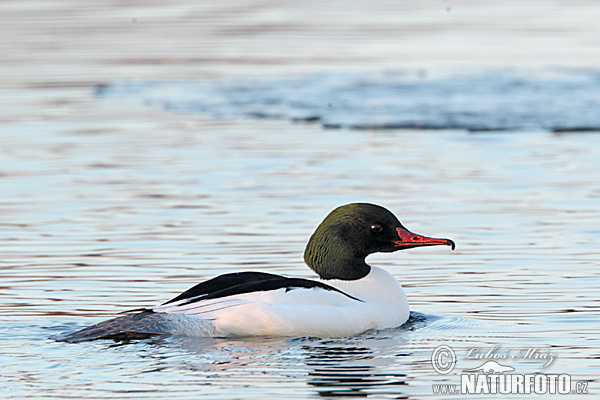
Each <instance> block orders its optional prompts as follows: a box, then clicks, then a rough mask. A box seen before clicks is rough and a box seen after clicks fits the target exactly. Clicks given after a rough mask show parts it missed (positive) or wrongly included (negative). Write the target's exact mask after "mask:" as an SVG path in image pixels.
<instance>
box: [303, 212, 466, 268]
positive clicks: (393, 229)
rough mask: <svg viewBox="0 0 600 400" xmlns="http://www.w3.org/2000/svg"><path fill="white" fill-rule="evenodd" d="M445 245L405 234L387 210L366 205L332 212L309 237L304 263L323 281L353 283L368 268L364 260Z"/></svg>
mask: <svg viewBox="0 0 600 400" xmlns="http://www.w3.org/2000/svg"><path fill="white" fill-rule="evenodd" d="M436 245H448V246H452V249H454V242H453V241H451V240H449V239H435V238H428V237H425V236H421V235H417V234H415V233H412V232H410V231H409V230H407V229H406V228H405V227H404V226H402V224H401V223H400V221H398V218H396V216H395V215H394V214H392V213H391V212H390V211H388V210H387V209H385V208H383V207H381V206H378V205H375V204H369V203H353V204H347V205H345V206H341V207H338V208H336V209H335V210H333V211H332V212H331V213H330V214H329V215H328V216H327V217H326V218H325V219H324V220H323V222H321V225H319V226H318V227H317V230H316V231H315V233H313V235H312V236H311V237H310V240H309V241H308V244H307V245H306V250H305V251H304V261H305V262H306V264H308V266H309V267H310V268H311V269H312V270H313V271H315V272H316V273H317V274H319V276H320V277H321V278H322V279H343V280H355V279H360V278H363V277H364V276H366V275H367V274H368V273H369V271H370V270H371V267H369V265H368V264H367V263H366V262H365V257H367V256H368V255H369V254H372V253H389V252H393V251H397V250H402V249H409V248H411V247H423V246H436Z"/></svg>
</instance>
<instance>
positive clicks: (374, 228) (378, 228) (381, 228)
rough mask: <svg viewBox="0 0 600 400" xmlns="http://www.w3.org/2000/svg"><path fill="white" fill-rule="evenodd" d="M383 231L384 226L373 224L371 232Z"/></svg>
mask: <svg viewBox="0 0 600 400" xmlns="http://www.w3.org/2000/svg"><path fill="white" fill-rule="evenodd" d="M382 231H383V227H382V226H381V225H379V224H373V225H371V232H375V233H379V232H382Z"/></svg>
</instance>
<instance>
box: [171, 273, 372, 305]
mask: <svg viewBox="0 0 600 400" xmlns="http://www.w3.org/2000/svg"><path fill="white" fill-rule="evenodd" d="M284 288H285V289H286V290H293V289H297V288H307V289H309V288H321V289H325V290H331V291H334V292H338V293H341V294H343V295H345V296H347V297H349V298H351V299H353V300H357V301H362V300H360V299H357V298H356V297H354V296H351V295H349V294H348V293H345V292H342V291H341V290H339V289H336V288H334V287H333V286H330V285H327V284H325V283H322V282H319V281H313V280H310V279H302V278H286V277H284V276H281V275H275V274H267V273H265V272H235V273H231V274H225V275H219V276H217V277H216V278H213V279H210V280H208V281H206V282H202V283H199V284H197V285H196V286H194V287H192V288H190V289H188V290H186V291H185V292H183V293H181V294H180V295H179V296H177V297H174V298H172V299H171V300H169V301H167V302H166V303H163V305H166V304H169V303H173V302H176V301H180V300H186V299H188V301H185V302H182V303H181V304H179V305H185V304H190V303H195V302H197V301H202V300H209V299H218V298H221V297H227V296H233V295H236V294H242V293H251V292H262V291H267V290H277V289H284Z"/></svg>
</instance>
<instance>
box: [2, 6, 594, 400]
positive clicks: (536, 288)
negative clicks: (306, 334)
mask: <svg viewBox="0 0 600 400" xmlns="http://www.w3.org/2000/svg"><path fill="white" fill-rule="evenodd" d="M195 3H197V2H190V3H186V2H182V4H181V5H178V6H174V7H171V8H168V7H166V6H165V7H162V6H159V5H155V6H128V7H125V6H116V5H107V4H96V5H93V4H88V5H87V6H75V5H72V4H69V3H68V2H65V3H55V4H42V3H33V2H18V3H17V2H14V3H10V2H6V3H3V4H2V5H1V6H0V7H2V13H3V15H5V16H7V17H6V18H5V19H4V21H3V22H2V28H3V30H2V31H0V34H1V35H2V37H3V38H4V39H5V41H4V42H3V43H5V44H4V46H5V51H4V52H3V54H4V55H9V56H10V57H7V56H4V57H3V58H2V59H1V60H0V70H1V71H2V72H3V76H5V77H6V78H5V79H3V82H1V83H0V84H1V85H2V88H3V92H2V94H1V95H0V101H1V102H2V104H1V107H0V113H1V114H0V140H1V146H0V215H2V218H0V228H1V229H0V246H1V251H2V259H1V261H0V274H1V275H0V286H1V290H0V298H1V299H2V301H1V302H0V313H1V315H2V320H3V324H2V327H1V328H0V349H1V350H0V365H2V374H1V375H0V393H1V396H2V397H3V398H6V399H22V398H36V399H57V398H60V399H63V398H76V399H79V398H89V399H110V398H112V399H120V398H144V399H162V398H165V399H167V398H173V397H175V396H177V397H178V398H181V399H196V398H198V397H206V398H214V399H218V398H223V399H230V398H278V399H279V398H282V397H285V398H309V397H332V398H335V397H345V396H363V397H372V398H419V399H420V398H428V397H429V398H437V397H438V396H436V395H434V394H433V392H432V384H435V383H458V382H459V381H460V380H459V374H460V371H461V370H463V369H467V368H474V367H477V366H478V365H480V364H481V362H479V361H478V360H469V359H467V358H466V356H467V353H468V351H469V350H470V349H472V348H478V349H482V350H487V349H490V348H492V347H493V346H495V345H499V346H500V349H504V350H506V351H510V352H511V354H514V352H515V351H517V350H518V349H522V348H534V347H535V348H539V349H541V350H549V351H551V352H553V353H555V354H556V358H555V359H554V361H553V362H552V364H550V365H549V366H548V367H546V368H542V366H541V365H542V364H541V363H540V361H539V360H527V359H522V358H516V359H510V360H507V361H505V362H503V364H506V365H510V366H512V367H514V368H515V370H516V372H519V373H535V372H550V373H568V374H570V375H571V376H572V378H573V380H574V381H586V382H589V387H588V389H589V391H590V392H591V393H593V394H598V393H599V392H600V390H599V386H600V382H599V380H598V373H597V371H598V367H599V365H598V359H599V357H600V345H599V342H598V339H597V332H598V330H599V328H600V321H599V319H598V309H599V307H598V295H597V293H598V291H597V288H598V287H599V283H600V282H599V280H600V273H599V272H598V263H599V252H598V244H599V237H600V230H599V229H598V226H600V201H599V198H600V188H599V187H598V174H597V173H596V171H598V170H600V135H598V134H597V132H595V131H589V132H583V130H582V129H575V128H590V129H597V128H598V123H597V115H598V113H597V112H595V108H596V107H597V100H596V99H597V96H596V93H597V90H598V88H597V84H595V83H594V82H595V80H597V78H596V77H597V76H598V71H599V70H598V68H597V67H598V65H599V64H598V61H599V60H597V59H595V58H594V57H597V54H600V51H591V50H597V43H598V42H597V37H596V36H595V33H597V28H596V25H597V10H596V7H592V6H591V5H590V4H589V3H586V2H581V3H577V6H576V7H575V6H573V7H569V8H568V12H567V9H565V8H561V7H560V4H559V3H560V2H558V3H557V5H548V6H545V5H543V2H536V1H528V2H518V3H515V4H514V5H513V6H512V8H511V7H504V8H503V7H499V6H497V7H495V6H477V5H476V4H469V3H465V4H464V5H463V4H459V3H450V2H449V3H443V2H440V5H439V7H440V8H439V9H438V8H434V9H430V8H428V6H427V5H419V6H417V5H407V4H402V3H400V2H398V3H397V4H396V3H394V5H389V4H386V3H378V4H379V5H380V6H381V7H372V9H371V6H370V5H368V6H365V5H360V4H354V3H352V4H351V5H350V6H348V8H347V9H346V8H343V12H341V13H338V11H339V10H340V9H342V8H341V5H340V4H334V3H328V5H326V6H323V8H319V7H316V6H314V5H313V6H310V4H309V5H295V6H294V5H281V6H279V5H276V4H270V3H269V2H265V3H261V4H255V3H251V2H239V3H235V7H234V6H233V5H217V4H211V3H208V2H207V3H203V4H200V5H198V4H195ZM232 4H233V3H232ZM561 4H562V3H561ZM569 4H572V3H569ZM386 7H391V8H392V9H393V11H394V12H393V13H390V12H386ZM445 7H450V8H451V9H452V11H451V12H447V11H445ZM319 10H320V11H319ZM332 15H334V16H338V17H339V18H340V21H341V22H340V25H339V26H338V27H337V28H336V27H335V26H332V25H331V23H330V21H331V20H332ZM531 15H536V16H537V18H533V19H532V18H530V17H531ZM490 16H494V17H496V18H492V19H489V18H488V17H490ZM559 16H560V18H558V17H559ZM486 18H487V19H486ZM133 19H135V21H133ZM278 21H284V22H285V23H281V24H278V23H277V22H278ZM306 21H310V23H308V22H306ZM381 21H385V24H382V23H381ZM481 21H492V22H490V23H491V24H492V25H493V27H494V30H487V29H486V26H488V25H489V24H483V23H481ZM342 22H343V23H342ZM466 22H470V23H471V25H469V24H466V25H465V24H464V23H466ZM289 26H292V27H295V28H294V29H292V28H288V27H289ZM402 27H404V29H406V30H407V31H408V32H411V34H412V35H413V36H411V37H410V38H409V39H406V40H398V37H397V36H396V35H391V34H390V29H396V28H398V29H399V28H402ZM431 27H436V28H437V30H436V29H430V28H431ZM294 32H301V33H302V34H301V35H299V36H295V35H294ZM393 32H396V31H395V30H394V31H393ZM440 32H441V33H440ZM531 32H533V33H531ZM548 32H554V33H553V34H552V35H550V36H548V35H547V33H548ZM556 32H560V35H559V34H558V33H556ZM500 33H502V35H501V34H500ZM538 33H539V35H538ZM477 35H480V36H477ZM481 35H482V36H481ZM475 37H481V38H482V39H477V40H476V39H474V38H475ZM311 38H312V39H311ZM453 38H463V39H464V38H470V39H469V41H470V46H469V47H464V48H462V49H459V46H460V45H459V44H458V43H459V42H460V43H463V42H461V41H456V42H455V41H452V40H451V39H453ZM524 38H525V39H524ZM115 39H120V40H115ZM490 40H496V41H495V42H494V43H495V44H496V45H497V46H496V47H495V49H496V51H495V52H493V54H492V53H490V51H491V50H489V49H490V46H489V43H490ZM557 43H558V44H560V46H558V45H556V44H557ZM448 45H452V46H454V47H452V49H453V50H455V51H458V50H462V52H460V54H463V56H464V57H463V61H464V62H465V63H466V64H469V68H470V69H469V71H468V72H467V73H464V71H463V72H457V71H456V70H453V71H446V70H443V69H442V70H440V69H439V68H438V67H439V64H440V63H443V62H444V60H443V59H442V58H441V57H442V56H440V54H442V55H443V54H446V53H445V51H447V47H445V46H448ZM286 46H287V47H289V49H291V50H289V49H288V51H284V50H285V49H286ZM509 49H515V50H514V52H512V50H509ZM548 49H553V51H552V52H550V51H548ZM350 50H352V51H350ZM491 54H492V55H493V57H491V56H490V55H491ZM583 54H587V55H588V56H586V57H580V56H581V55H583ZM407 55H408V56H411V57H412V58H410V57H408V56H407ZM594 55H596V56H594ZM511 57H516V58H518V59H519V62H518V63H517V65H511V68H509V69H506V68H505V67H506V64H507V63H508V62H509V60H511V59H512V58H511ZM407 58H409V59H410V60H408V61H405V59H407ZM357 60H358V61H357ZM411 60H412V61H411ZM357 64H360V65H357ZM415 64H417V65H418V68H415ZM486 64H491V65H492V68H490V67H489V65H486ZM532 64H536V65H535V68H533V67H532ZM537 64H542V66H541V67H540V66H539V65H537ZM453 65H454V67H456V65H455V64H453ZM423 66H425V67H423ZM557 66H558V67H557ZM496 68H500V69H496ZM357 69H359V71H358V70H357ZM422 69H424V70H425V72H426V73H425V75H423V73H422V72H420V71H421V70H422ZM459 69H460V68H459ZM470 71H473V73H471V72H470ZM497 71H501V72H500V73H498V72H497ZM274 73H277V74H278V77H275V76H273V74H274ZM491 74H493V75H494V76H496V77H497V78H498V80H497V81H496V82H495V83H494V80H493V79H492V78H489V79H488V77H490V75H491ZM247 75H252V77H249V76H247ZM386 79H388V80H389V81H390V82H391V83H393V85H391V86H390V87H389V91H384V90H383V89H384V88H386V87H387V85H386ZM519 79H520V82H522V85H521V86H518V85H516V86H515V85H512V83H515V82H517V81H519ZM359 81H362V82H364V83H365V84H364V85H363V86H360V85H358V86H357V82H359ZM488 81H490V82H489V84H488V83H487V82H488ZM282 82H283V83H284V84H281V83H282ZM415 82H421V83H422V85H421V84H417V83H415ZM157 83H158V84H157ZM303 83H309V85H308V86H303V85H302V84H303ZM132 84H135V85H138V86H135V85H134V86H133V87H132V86H131V85H132ZM505 84H508V85H509V86H508V87H510V88H511V90H509V91H505V90H501V88H503V87H504V88H506V87H507V86H503V85H505ZM294 85H296V86H294ZM298 85H299V86H300V87H301V88H302V90H305V91H303V92H301V93H307V92H306V91H308V92H310V93H311V95H310V96H308V97H307V99H308V100H310V101H308V102H307V103H308V110H309V112H307V113H306V114H302V113H300V111H302V109H301V108H298V107H297V106H296V103H294V102H293V101H292V100H294V99H295V97H294V96H297V94H294V93H295V91H294V90H295V88H296V87H298ZM403 85H408V86H409V87H412V88H413V89H414V90H413V91H411V92H409V94H410V96H412V97H414V101H415V104H426V103H428V102H429V101H434V100H435V101H437V103H436V107H433V108H432V109H430V110H429V111H428V113H427V114H419V113H416V114H414V115H413V117H410V118H417V117H418V118H420V119H416V120H412V119H410V118H409V117H407V108H406V107H407V105H410V104H409V102H408V101H407V99H408V98H410V97H407V96H408V94H407V93H406V92H405V91H403V90H398V88H405V87H406V86H403ZM511 85H512V86H511ZM536 85H537V86H536ZM186 87H188V88H189V89H190V90H189V91H186V90H185V88H186ZM453 87H455V88H456V89H452V88H453ZM234 88H235V90H233V89H234ZM477 88H478V90H482V91H485V92H486V93H488V95H487V96H486V97H485V101H483V100H481V101H480V99H481V97H478V96H479V95H478V94H477V93H478V92H477V91H476V90H475V89H477ZM533 88H535V90H534V89H533ZM99 89H101V90H99ZM140 89H141V90H140ZM199 89H204V90H207V91H208V90H209V89H210V91H208V92H200V91H199ZM338 89H339V90H338ZM380 89H381V90H382V91H383V93H382V98H381V102H382V103H381V104H382V105H384V106H386V107H388V108H385V107H384V108H383V109H381V110H380V112H377V110H378V107H377V102H376V101H375V100H376V94H377V92H378V91H379V90H380ZM575 89H577V90H575ZM244 90H246V93H247V96H248V97H249V98H253V97H256V98H257V102H256V103H254V102H252V103H251V104H250V106H252V107H253V108H248V107H249V106H248V105H247V104H246V105H243V104H242V106H240V104H239V103H240V102H239V99H240V97H239V94H240V93H244ZM452 90H455V92H454V93H457V92H460V93H463V92H464V93H466V94H468V96H467V100H465V101H462V102H460V103H453V102H448V103H446V102H444V101H441V100H440V99H439V97H440V96H442V95H443V94H444V93H451V92H452ZM348 92H350V93H348ZM207 93H209V94H210V96H209V95H207ZM514 93H516V94H518V96H516V98H515V101H514V104H511V103H510V101H509V100H510V96H509V95H510V94H514ZM218 94H220V96H221V97H220V100H219V99H216V98H215V97H214V95H218ZM271 95H274V100H276V101H274V102H273V104H269V102H268V101H267V99H268V97H269V96H271ZM341 97H343V98H345V99H347V100H348V103H347V104H348V105H349V106H348V108H347V111H344V107H342V105H340V104H339V103H338V102H337V101H336V102H334V103H335V104H334V106H335V107H327V104H326V103H325V100H327V101H328V102H331V101H332V100H331V99H334V100H335V99H338V98H341ZM361 97H363V98H365V99H366V100H367V102H366V103H367V104H368V107H367V106H366V107H365V108H364V109H361V108H360V107H358V106H356V104H357V102H358V101H359V99H360V98H361ZM319 99H321V100H319ZM436 99H437V100H436ZM540 99H541V100H544V101H545V103H544V104H539V102H538V100H540ZM209 100H210V101H209ZM217 100H219V101H217ZM258 100H260V101H258ZM242 103H243V102H242ZM524 104H526V105H528V107H529V108H528V110H530V112H528V113H524V114H519V113H518V111H519V109H520V106H521V105H524ZM459 106H460V107H459ZM476 106H478V108H477V107H476ZM546 106H547V107H546ZM464 108H466V109H467V110H469V112H470V114H468V115H467V114H461V113H460V111H461V110H463V109H464ZM496 108H498V109H500V110H501V112H498V113H494V112H493V110H494V109H496ZM478 110H479V111H478ZM400 111H402V113H400ZM417 111H419V110H417ZM474 111H478V112H474ZM311 116H315V117H318V118H319V119H318V120H316V118H305V117H311ZM467 116H469V118H472V119H471V120H468V119H467V118H466V117H467ZM503 116H504V117H505V118H504V119H502V117H503ZM426 117H427V118H426ZM429 117H431V118H432V121H435V124H432V125H430V126H424V127H425V128H428V127H429V128H444V129H435V130H423V129H409V128H410V125H409V123H412V122H414V123H415V126H414V127H417V125H418V124H421V123H422V122H423V121H425V122H426V121H430V120H429V119H428V118H429ZM450 117H453V118H455V122H456V121H458V122H457V123H451V122H452V121H451V120H450V119H449V118H450ZM370 118H373V119H370ZM444 118H445V119H444ZM298 120H300V121H298ZM302 120H304V121H302ZM411 121H412V122H411ZM329 123H331V124H332V125H335V124H337V125H341V126H342V127H343V129H327V127H328V126H329V125H328V124H329ZM361 125H362V128H365V127H367V126H368V127H369V128H370V129H361ZM393 126H396V127H404V128H406V129H384V128H386V127H387V128H390V127H393ZM346 128H352V129H346ZM562 128H565V129H562ZM488 129H492V131H488ZM500 129H503V131H499V130H500ZM563 131H568V132H563ZM354 201H369V202H374V203H379V204H382V205H385V206H386V207H388V208H389V209H391V210H392V211H393V212H395V214H396V215H398V217H399V218H400V219H401V220H402V222H403V223H404V224H405V225H406V226H407V227H408V228H409V229H412V230H414V231H416V232H418V233H422V234H425V235H432V236H440V237H449V238H452V239H453V240H454V241H455V242H456V243H457V249H456V251H454V252H451V251H449V249H446V248H424V249H413V250H407V251H403V252H399V253H394V254H378V255H373V256H371V257H370V258H369V262H371V263H372V264H374V265H378V266H381V267H383V268H385V269H387V270H388V271H390V272H391V273H392V274H393V275H394V276H396V277H397V278H398V280H399V281H400V282H401V283H402V284H403V286H404V287H405V290H406V292H407V295H408V298H409V301H410V303H411V309H412V310H413V312H414V313H413V319H412V323H411V324H409V325H407V326H404V327H402V328H399V329H390V330H385V331H381V332H367V333H365V334H363V335H361V336H358V337H354V338H341V339H330V338H257V339H256V338H253V339H238V340H231V339H208V338H206V339H199V338H177V337H159V338H151V339H145V340H140V341H134V342H131V343H128V344H123V343H115V342H108V341H98V342H90V343H83V344H77V345H70V344H65V343H58V342H55V341H54V340H52V339H51V337H52V336H54V335H56V334H58V333H61V332H65V331H74V330H76V329H79V328H82V327H84V326H87V325H90V324H92V323H95V322H98V321H101V320H104V319H108V318H110V317H112V316H114V315H115V314H116V313H118V312H120V311H123V310H127V309H132V308H138V307H143V306H148V305H153V304H156V303H158V302H161V301H164V300H166V299H168V298H170V297H172V296H174V295H176V294H178V293H180V292H181V291H183V290H185V289H187V288H189V287H190V286H192V285H193V284H195V283H196V282H199V281H201V280H204V279H208V278H210V277H213V276H215V275H218V274H221V273H227V272H233V271H240V270H253V269H255V270H260V271H265V272H272V273H280V274H285V275H288V276H299V277H311V276H312V274H311V271H310V270H309V269H308V268H306V267H305V266H304V265H303V262H302V251H303V248H304V245H305V243H306V241H307V240H308V237H309V236H310V234H311V233H312V230H313V229H314V228H315V227H316V225H317V224H318V223H319V222H320V221H321V220H322V218H323V217H324V216H325V215H326V214H327V213H328V212H329V211H330V210H331V209H333V208H334V207H336V206H338V205H340V204H343V203H347V202H354ZM441 344H446V345H450V346H452V347H453V348H454V349H455V351H456V354H457V358H458V362H457V365H456V369H455V371H453V372H452V373H450V374H448V375H440V374H437V373H436V372H435V371H434V370H433V368H432V365H431V361H430V358H431V354H432V351H433V349H434V348H436V347H437V346H438V345H441ZM529 396H533V395H529ZM592 396H593V395H592ZM497 397H498V395H495V396H493V395H491V396H488V398H497ZM514 397H516V398H523V397H524V396H520V397H519V396H514ZM560 397H561V398H582V396H579V395H567V396H560ZM588 397H589V396H588ZM442 398H451V396H442ZM584 398H585V397H584Z"/></svg>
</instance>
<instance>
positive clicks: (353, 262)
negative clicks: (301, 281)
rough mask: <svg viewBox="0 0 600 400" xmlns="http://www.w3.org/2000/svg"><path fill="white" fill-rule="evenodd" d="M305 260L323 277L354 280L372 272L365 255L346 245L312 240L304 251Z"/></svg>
mask: <svg viewBox="0 0 600 400" xmlns="http://www.w3.org/2000/svg"><path fill="white" fill-rule="evenodd" d="M304 261H305V262H306V264H307V265H308V266H309V267H310V268H311V269H312V270H313V271H315V272H316V273H317V274H319V276H320V277H321V279H341V280H346V281H352V280H357V279H361V278H364V277H365V276H367V275H368V274H369V272H371V267H370V266H369V265H368V264H367V263H366V262H365V257H362V256H360V255H353V254H352V251H351V249H347V248H345V246H339V245H338V246H334V245H333V244H332V243H327V242H324V241H318V240H313V238H311V240H310V241H309V242H308V245H307V246H306V250H305V252H304Z"/></svg>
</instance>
